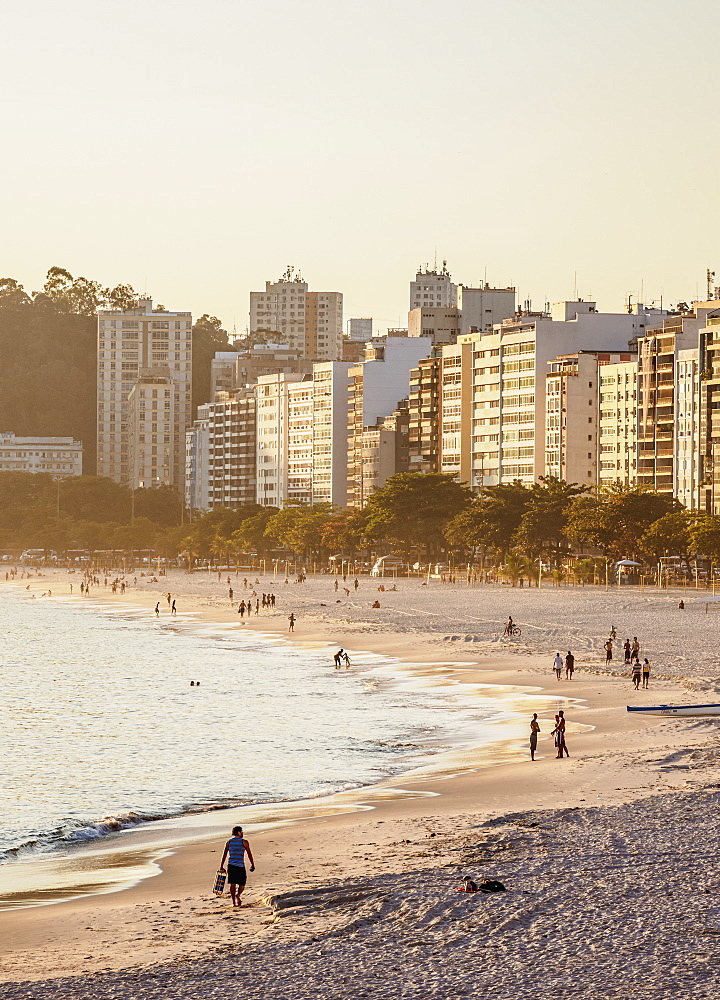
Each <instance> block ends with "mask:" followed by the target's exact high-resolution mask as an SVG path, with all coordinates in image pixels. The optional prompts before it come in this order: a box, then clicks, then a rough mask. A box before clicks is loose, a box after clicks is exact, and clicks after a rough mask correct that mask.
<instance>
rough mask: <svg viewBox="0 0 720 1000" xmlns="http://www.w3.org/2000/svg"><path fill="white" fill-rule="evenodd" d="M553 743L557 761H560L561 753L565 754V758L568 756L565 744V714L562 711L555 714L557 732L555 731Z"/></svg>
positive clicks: (568, 752)
mask: <svg viewBox="0 0 720 1000" xmlns="http://www.w3.org/2000/svg"><path fill="white" fill-rule="evenodd" d="M555 743H556V745H557V750H558V752H557V755H558V760H562V758H563V751H564V752H565V756H566V757H569V756H570V751H569V750H568V748H567V743H566V742H565V713H564V712H563V711H562V709H561V710H560V711H559V712H558V714H557V731H556V738H555Z"/></svg>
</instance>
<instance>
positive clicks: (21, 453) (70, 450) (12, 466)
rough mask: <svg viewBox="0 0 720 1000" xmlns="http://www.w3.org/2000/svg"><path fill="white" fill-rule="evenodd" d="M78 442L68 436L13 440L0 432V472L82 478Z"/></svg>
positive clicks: (80, 453)
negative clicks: (38, 473) (42, 473)
mask: <svg viewBox="0 0 720 1000" xmlns="http://www.w3.org/2000/svg"><path fill="white" fill-rule="evenodd" d="M82 452H83V447H82V442H81V441H75V440H73V438H71V437H17V436H16V435H15V434H13V432H12V431H0V470H1V471H3V472H47V473H49V474H50V475H52V476H58V477H60V476H81V475H82Z"/></svg>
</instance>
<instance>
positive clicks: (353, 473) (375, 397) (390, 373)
mask: <svg viewBox="0 0 720 1000" xmlns="http://www.w3.org/2000/svg"><path fill="white" fill-rule="evenodd" d="M403 332H404V331H403ZM431 351H432V341H431V340H430V339H429V338H427V337H407V336H397V337H393V336H391V335H390V334H388V336H386V337H376V338H374V339H373V340H372V341H371V342H370V343H369V344H367V345H366V348H365V357H364V359H363V361H362V362H361V363H360V364H359V365H355V366H354V367H352V368H350V370H349V378H350V390H349V401H348V494H347V502H348V505H349V506H351V507H362V506H363V505H364V503H365V500H366V499H367V495H366V493H365V486H366V480H365V479H364V478H363V474H362V469H363V451H362V448H363V433H364V431H365V429H366V428H374V427H376V426H377V424H378V421H379V420H382V419H384V418H385V417H389V416H390V415H391V414H392V413H393V412H394V411H395V409H396V408H397V406H398V403H399V402H400V400H403V399H405V398H407V396H408V391H409V389H410V372H411V370H412V369H413V368H416V367H417V365H418V362H419V361H420V360H421V359H422V358H424V357H427V356H428V355H429V354H430V352H431Z"/></svg>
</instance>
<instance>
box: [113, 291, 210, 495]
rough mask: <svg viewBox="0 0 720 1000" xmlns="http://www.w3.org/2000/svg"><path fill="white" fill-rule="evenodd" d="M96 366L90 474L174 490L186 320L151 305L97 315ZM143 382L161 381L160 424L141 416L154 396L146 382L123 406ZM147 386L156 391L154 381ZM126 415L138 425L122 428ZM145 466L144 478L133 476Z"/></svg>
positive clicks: (180, 465) (185, 408) (186, 386)
mask: <svg viewBox="0 0 720 1000" xmlns="http://www.w3.org/2000/svg"><path fill="white" fill-rule="evenodd" d="M97 366H98V371H97V435H98V443H97V471H98V475H99V476H107V477H108V478H110V479H113V480H115V482H118V483H124V484H125V485H126V486H129V487H130V488H131V489H136V488H138V487H139V486H140V482H141V480H142V482H143V483H144V484H145V485H146V486H149V485H153V486H154V485H159V484H163V485H167V486H179V485H182V483H183V479H184V472H185V447H184V445H185V432H186V430H187V427H188V424H189V421H190V402H191V401H190V392H191V380H192V316H191V314H190V313H189V312H168V311H167V310H162V311H159V310H154V309H153V306H152V299H141V300H140V301H139V302H138V305H137V307H136V308H134V309H129V310H126V311H121V310H113V309H103V310H100V311H99V312H98V353H97ZM145 379H150V380H153V379H155V380H157V379H159V380H165V381H164V383H163V386H162V393H163V395H162V401H163V406H162V407H160V408H158V409H156V410H155V412H156V415H157V414H160V413H162V415H163V419H162V420H160V417H159V416H158V419H157V420H154V421H146V420H145V419H144V418H143V417H141V414H142V412H143V406H142V405H141V403H142V402H143V401H144V402H145V404H147V403H148V402H149V401H152V400H153V399H155V400H158V399H159V398H160V397H159V396H158V395H157V394H156V395H155V396H153V395H152V391H153V390H152V385H153V382H152V381H150V382H149V383H144V387H141V388H140V389H139V390H138V392H137V393H136V394H135V396H134V399H133V405H132V407H131V406H130V393H131V391H132V389H133V386H134V385H135V384H136V383H138V382H139V381H140V380H145ZM154 384H155V392H156V393H158V392H159V391H160V382H156V383H154ZM148 386H149V387H151V388H150V395H149V396H148V394H147V392H146V388H147V387H148ZM166 401H168V402H169V408H166V407H165V405H164V404H165V402H166ZM144 409H145V412H146V413H147V412H148V410H149V409H150V410H152V409H153V408H152V407H148V406H147V405H146V406H145V408H144ZM167 409H169V411H170V415H169V417H166V414H167ZM131 410H132V418H133V420H136V421H138V423H137V424H134V425H131V423H130V418H131ZM160 423H162V424H163V430H162V431H161V430H160V429H159V426H160ZM141 424H142V426H140V425H141ZM154 425H155V426H154ZM131 447H132V449H133V460H132V466H131V463H130V449H131ZM147 468H149V469H151V470H152V474H146V473H145V472H143V474H142V475H137V474H136V473H137V471H138V470H140V469H143V470H144V469H147Z"/></svg>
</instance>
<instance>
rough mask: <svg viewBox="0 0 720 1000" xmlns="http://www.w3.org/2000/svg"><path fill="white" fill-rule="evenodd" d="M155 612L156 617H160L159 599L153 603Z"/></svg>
mask: <svg viewBox="0 0 720 1000" xmlns="http://www.w3.org/2000/svg"><path fill="white" fill-rule="evenodd" d="M155 614H156V615H157V617H158V618H159V617H160V601H158V602H157V604H156V605H155Z"/></svg>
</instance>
